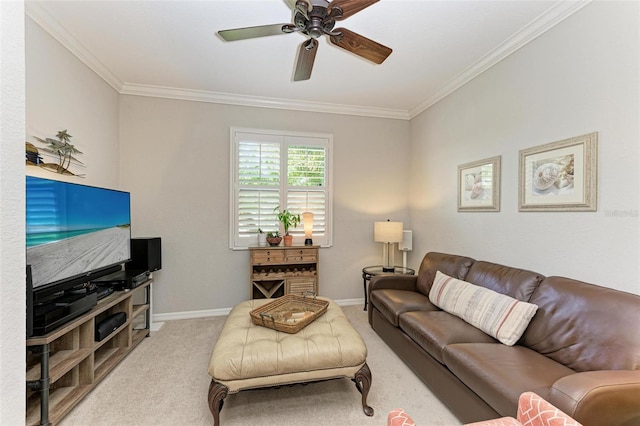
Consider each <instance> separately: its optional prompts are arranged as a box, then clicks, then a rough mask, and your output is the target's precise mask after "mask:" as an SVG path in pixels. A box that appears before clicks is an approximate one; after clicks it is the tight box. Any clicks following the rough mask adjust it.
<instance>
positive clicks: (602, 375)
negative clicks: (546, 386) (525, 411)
mask: <svg viewBox="0 0 640 426" xmlns="http://www.w3.org/2000/svg"><path fill="white" fill-rule="evenodd" d="M548 400H549V402H550V403H551V404H553V405H555V406H556V407H558V408H559V409H560V410H562V411H564V412H565V413H567V414H568V415H570V416H571V417H573V418H574V419H576V420H577V421H579V422H581V423H583V424H585V425H603V424H607V425H628V424H638V423H640V404H639V403H638V401H640V370H603V371H585V372H581V373H576V374H572V375H570V376H566V377H563V378H561V379H559V380H557V381H556V382H555V383H554V384H553V386H552V387H551V390H550V392H549V397H548Z"/></svg>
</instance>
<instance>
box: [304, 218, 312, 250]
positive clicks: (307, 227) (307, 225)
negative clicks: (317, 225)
mask: <svg viewBox="0 0 640 426" xmlns="http://www.w3.org/2000/svg"><path fill="white" fill-rule="evenodd" d="M302 225H303V226H304V245H305V246H312V245H313V240H312V239H311V234H312V233H313V213H311V212H304V213H302Z"/></svg>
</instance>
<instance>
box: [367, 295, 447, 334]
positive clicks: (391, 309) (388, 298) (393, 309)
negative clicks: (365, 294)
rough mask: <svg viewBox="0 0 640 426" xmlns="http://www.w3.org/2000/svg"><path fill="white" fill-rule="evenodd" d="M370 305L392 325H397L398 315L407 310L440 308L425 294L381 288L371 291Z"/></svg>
mask: <svg viewBox="0 0 640 426" xmlns="http://www.w3.org/2000/svg"><path fill="white" fill-rule="evenodd" d="M370 296H371V301H370V303H371V305H372V306H375V307H376V309H378V311H380V313H381V314H382V315H384V317H385V318H386V319H387V321H389V322H390V323H391V324H393V325H394V326H396V327H397V326H398V317H399V316H400V314H402V313H404V312H407V311H434V310H440V309H439V308H438V307H437V306H435V305H434V304H433V303H431V301H430V300H429V298H428V297H427V296H425V295H424V294H422V293H418V292H416V291H408V290H394V289H388V288H381V289H377V290H374V291H372V292H371V295H370Z"/></svg>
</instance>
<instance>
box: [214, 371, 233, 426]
mask: <svg viewBox="0 0 640 426" xmlns="http://www.w3.org/2000/svg"><path fill="white" fill-rule="evenodd" d="M228 392H229V388H227V387H226V386H224V385H221V384H220V383H218V382H216V381H215V380H211V384H210V385H209V411H211V414H213V426H220V411H221V410H222V405H223V404H224V399H225V398H226V397H227V393H228Z"/></svg>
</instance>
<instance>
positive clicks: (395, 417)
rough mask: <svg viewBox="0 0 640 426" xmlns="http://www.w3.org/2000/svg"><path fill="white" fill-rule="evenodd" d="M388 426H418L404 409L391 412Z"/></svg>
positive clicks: (388, 417)
mask: <svg viewBox="0 0 640 426" xmlns="http://www.w3.org/2000/svg"><path fill="white" fill-rule="evenodd" d="M387 426H416V424H415V423H414V422H413V419H412V418H411V417H409V415H408V414H407V413H405V412H404V410H403V409H402V408H396V409H393V410H391V411H389V415H388V416H387Z"/></svg>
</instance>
